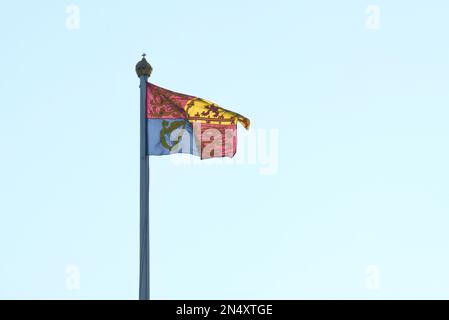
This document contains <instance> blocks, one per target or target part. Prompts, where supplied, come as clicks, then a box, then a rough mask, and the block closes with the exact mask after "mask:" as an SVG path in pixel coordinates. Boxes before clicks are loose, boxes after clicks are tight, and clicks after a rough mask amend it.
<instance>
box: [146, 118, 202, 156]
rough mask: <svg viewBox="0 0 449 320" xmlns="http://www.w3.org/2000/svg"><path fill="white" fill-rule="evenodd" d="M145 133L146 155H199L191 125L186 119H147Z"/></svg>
mask: <svg viewBox="0 0 449 320" xmlns="http://www.w3.org/2000/svg"><path fill="white" fill-rule="evenodd" d="M147 134H148V138H147V154H148V155H151V156H162V155H168V154H173V153H189V154H193V155H199V152H198V147H197V145H196V143H195V139H194V136H193V128H192V125H191V124H190V122H189V121H187V120H186V119H147Z"/></svg>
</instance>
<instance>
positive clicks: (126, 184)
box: [0, 0, 449, 299]
mask: <svg viewBox="0 0 449 320" xmlns="http://www.w3.org/2000/svg"><path fill="white" fill-rule="evenodd" d="M70 4H75V5H77V6H78V7H79V8H80V10H81V11H80V29H79V30H68V29H67V27H66V19H67V16H68V14H67V13H66V7H67V6H68V5H70ZM371 4H374V5H378V6H379V8H380V29H378V30H370V29H368V28H366V26H365V20H366V19H367V14H366V12H365V10H366V8H367V7H368V5H371ZM1 7H2V8H1V11H0V39H1V42H2V45H1V59H0V71H1V77H0V147H1V160H0V164H1V165H0V298H3V299H5V298H25V299H31V298H38V299H47V298H56V299H101V298H108V299H109V298H111V299H136V298H137V296H138V246H139V242H138V241H139V238H138V230H139V229H138V223H139V220H138V216H139V210H138V209H139V208H138V204H139V202H138V201H139V198H138V197H139V192H138V187H139V184H138V178H139V166H138V164H139V162H138V160H139V157H138V156H139V140H138V137H139V128H138V124H139V122H138V121H139V119H138V117H139V113H138V110H139V109H138V108H139V89H138V85H139V81H138V78H137V76H136V74H135V72H134V66H135V63H136V62H137V61H138V60H139V59H140V54H141V53H142V52H143V51H145V52H147V53H148V55H149V61H150V62H151V64H152V65H153V68H154V73H153V76H152V77H151V81H153V82H155V83H156V84H158V85H161V86H164V87H166V88H169V89H171V90H176V91H179V92H184V93H187V94H191V95H196V96H200V97H203V98H206V99H210V100H213V101H215V102H217V103H219V104H221V105H223V106H232V109H233V110H235V111H237V112H239V113H242V114H244V115H246V116H247V117H249V118H250V119H251V120H252V124H253V130H256V131H257V130H258V129H263V130H268V129H275V130H278V131H277V132H278V135H279V153H278V154H277V155H278V160H279V162H278V170H277V172H275V174H272V175H262V174H260V168H261V166H262V164H261V163H259V162H258V163H256V164H245V163H243V164H239V165H218V164H217V165H214V164H213V165H204V164H202V165H181V166H179V165H175V164H174V162H173V161H171V159H170V158H169V157H160V158H152V159H151V200H150V201H151V240H152V243H151V296H152V298H158V299H160V298H182V299H196V298H202V299H215V298H224V299H240V298H242V299H259V298H261V299H265V298H267V299H271V298H273V299H282V298H285V299H304V298H361V299H370V298H446V299H447V298H449V271H448V270H449V259H448V257H447V252H448V249H449V234H448V232H447V229H448V226H449V216H448V214H449V198H448V193H449V182H448V178H449V170H448V163H449V152H448V149H447V144H448V138H449V126H448V125H447V123H448V117H449V111H448V104H449V93H448V90H447V88H448V85H449V77H448V74H449V73H448V72H449V45H448V42H447V41H446V38H447V30H448V29H449V22H448V20H447V17H446V16H447V11H448V9H449V5H448V4H447V3H445V2H444V1H436V0H433V1H426V2H419V3H418V2H413V3H411V2H409V1H404V0H402V1H394V2H392V1H385V0H378V1H366V0H351V1H323V0H315V1H298V0H291V1H260V0H258V1H255V0H254V1H241V0H226V1H206V0H201V1H199V0H192V1H180V0H179V1H132V4H130V2H120V3H111V1H85V0H84V1H73V2H72V3H71V2H65V1H8V2H7V3H6V2H5V3H3V4H2V6H1ZM256 131H255V132H256ZM239 133H240V136H241V137H242V136H243V134H244V133H243V130H241V131H240V132H239ZM242 141H243V140H242ZM242 146H243V144H242ZM243 154H244V152H242V150H241V148H240V149H239V154H238V157H239V156H240V157H241V156H242V155H243ZM69 266H74V267H75V269H77V270H78V271H79V276H80V277H79V288H78V289H77V288H76V286H75V287H70V285H69V286H67V281H68V278H67V273H66V271H67V267H69ZM370 266H371V267H370ZM367 270H368V271H369V270H371V271H369V272H368V273H367ZM372 270H374V273H373V271H372ZM373 279H374V280H373ZM69 282H70V280H69ZM373 283H374V285H373ZM70 288H72V289H75V290H70Z"/></svg>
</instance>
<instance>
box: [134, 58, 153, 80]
mask: <svg viewBox="0 0 449 320" xmlns="http://www.w3.org/2000/svg"><path fill="white" fill-rule="evenodd" d="M146 56H147V55H146V54H145V53H144V54H142V60H140V61H139V62H137V64H136V73H137V76H138V77H139V78H140V77H141V76H147V77H149V76H151V72H153V68H152V67H151V65H150V64H149V63H148V61H147V59H145V57H146Z"/></svg>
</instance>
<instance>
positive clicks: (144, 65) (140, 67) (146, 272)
mask: <svg viewBox="0 0 449 320" xmlns="http://www.w3.org/2000/svg"><path fill="white" fill-rule="evenodd" d="M145 56H146V55H145V54H143V55H142V60H140V61H139V62H138V63H137V65H136V73H137V76H138V77H139V78H140V274H139V300H149V299H150V206H149V204H150V202H149V191H150V159H149V157H148V156H147V116H146V113H147V110H146V109H147V107H146V101H147V81H148V78H149V77H150V75H151V72H152V71H153V69H152V68H151V65H150V64H149V63H148V62H147V60H146V59H145Z"/></svg>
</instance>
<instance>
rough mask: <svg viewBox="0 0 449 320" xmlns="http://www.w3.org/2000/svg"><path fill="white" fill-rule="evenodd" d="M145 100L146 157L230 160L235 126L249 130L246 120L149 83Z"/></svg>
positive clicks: (201, 100) (208, 102) (208, 103)
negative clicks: (170, 156)
mask: <svg viewBox="0 0 449 320" xmlns="http://www.w3.org/2000/svg"><path fill="white" fill-rule="evenodd" d="M146 100H147V101H146V106H147V108H146V109H147V128H148V129H147V130H148V131H147V134H148V139H147V141H148V145H147V154H148V155H157V156H159V155H168V154H173V153H188V154H193V155H197V156H199V157H201V159H207V158H216V157H231V158H232V157H233V156H234V155H235V153H236V151H237V123H238V122H240V123H241V124H242V125H243V127H245V129H249V125H250V121H249V119H247V118H245V117H243V116H241V115H240V114H238V113H235V112H233V111H229V110H226V109H224V108H222V107H220V106H218V105H216V104H215V103H212V102H210V101H207V100H204V99H201V98H197V97H193V96H189V95H185V94H181V93H177V92H173V91H170V90H167V89H164V88H161V87H158V86H156V85H154V84H151V83H147V99H146Z"/></svg>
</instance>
